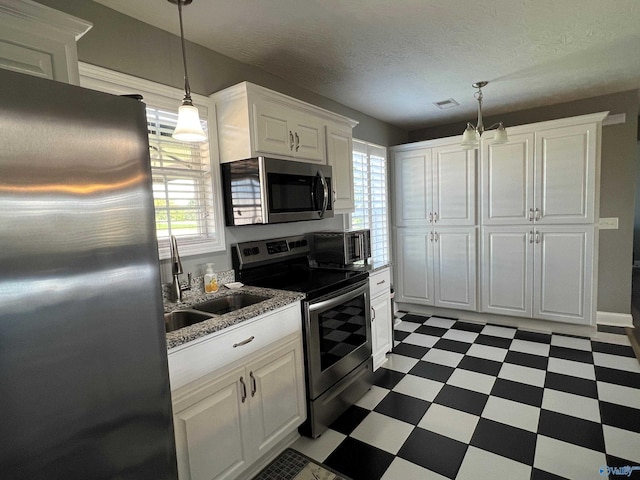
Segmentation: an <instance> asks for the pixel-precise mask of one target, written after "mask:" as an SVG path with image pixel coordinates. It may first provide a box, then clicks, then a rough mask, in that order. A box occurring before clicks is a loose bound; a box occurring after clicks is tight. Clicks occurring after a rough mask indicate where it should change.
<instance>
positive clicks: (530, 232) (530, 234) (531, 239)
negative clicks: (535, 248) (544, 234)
mask: <svg viewBox="0 0 640 480" xmlns="http://www.w3.org/2000/svg"><path fill="white" fill-rule="evenodd" d="M529 243H533V230H530V231H529Z"/></svg>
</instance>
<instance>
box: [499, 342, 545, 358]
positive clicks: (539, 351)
mask: <svg viewBox="0 0 640 480" xmlns="http://www.w3.org/2000/svg"><path fill="white" fill-rule="evenodd" d="M549 349H550V346H549V344H547V343H538V342H528V341H527V340H520V339H518V338H516V339H515V340H514V341H513V342H511V346H510V347H509V350H513V351H514V352H522V353H530V354H531V355H540V356H542V357H548V356H549Z"/></svg>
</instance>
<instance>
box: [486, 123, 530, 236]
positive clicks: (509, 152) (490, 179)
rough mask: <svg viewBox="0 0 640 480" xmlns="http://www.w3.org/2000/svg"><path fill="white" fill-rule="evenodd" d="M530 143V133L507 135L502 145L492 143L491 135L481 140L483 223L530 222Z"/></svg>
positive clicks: (508, 223) (509, 223)
mask: <svg viewBox="0 0 640 480" xmlns="http://www.w3.org/2000/svg"><path fill="white" fill-rule="evenodd" d="M533 147H534V137H533V134H532V133H527V134H520V135H509V142H508V143H505V144H501V145H494V144H493V140H492V139H486V140H485V139H483V140H482V154H481V155H482V157H481V167H480V168H481V178H480V184H481V197H482V200H481V210H482V223H483V225H514V224H516V225H517V224H520V225H522V224H530V223H531V220H530V219H529V218H530V213H529V212H530V209H532V208H533V182H534V158H533ZM532 213H533V211H532Z"/></svg>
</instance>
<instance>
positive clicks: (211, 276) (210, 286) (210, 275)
mask: <svg viewBox="0 0 640 480" xmlns="http://www.w3.org/2000/svg"><path fill="white" fill-rule="evenodd" d="M213 265H214V264H213V263H207V271H206V273H205V274H204V291H205V292H206V293H214V292H217V291H218V276H217V275H216V274H215V272H214V271H213Z"/></svg>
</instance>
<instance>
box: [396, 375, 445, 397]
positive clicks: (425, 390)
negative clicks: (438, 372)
mask: <svg viewBox="0 0 640 480" xmlns="http://www.w3.org/2000/svg"><path fill="white" fill-rule="evenodd" d="M443 386H444V383H440V382H436V381H435V380H429V379H428V378H422V377H418V376H416V375H405V376H404V378H403V379H402V380H400V381H399V382H398V384H397V385H396V386H395V387H394V389H393V391H394V392H398V393H403V394H404V395H409V396H411V397H416V398H420V399H422V400H426V401H428V402H433V400H434V399H435V398H436V396H437V395H438V393H440V390H441V389H442V387H443Z"/></svg>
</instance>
